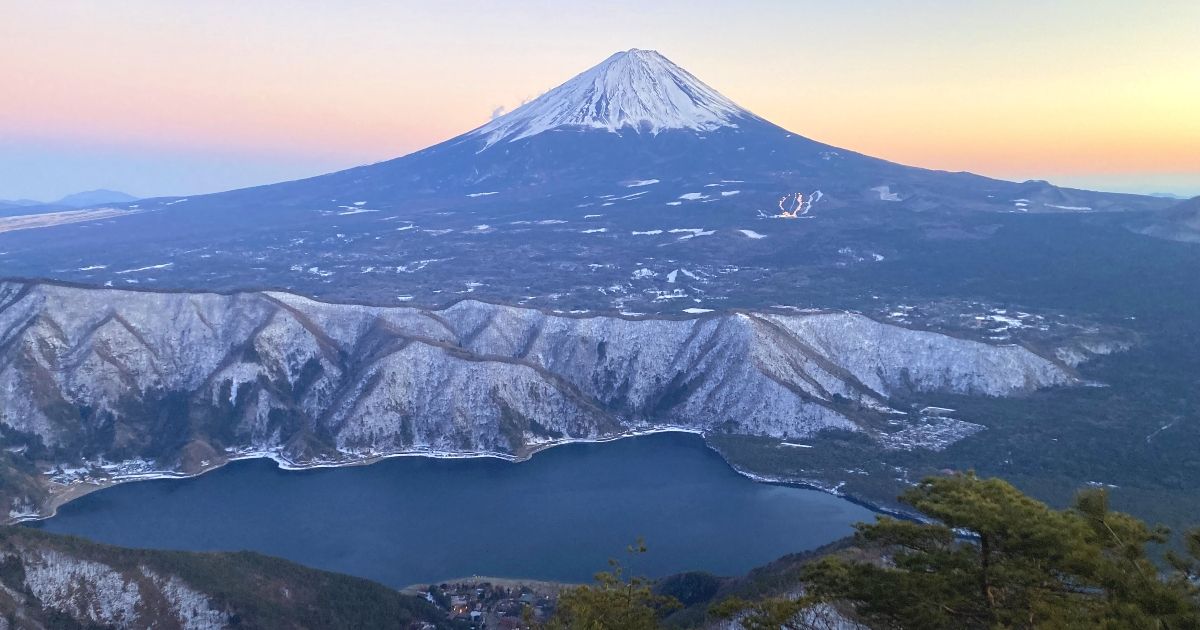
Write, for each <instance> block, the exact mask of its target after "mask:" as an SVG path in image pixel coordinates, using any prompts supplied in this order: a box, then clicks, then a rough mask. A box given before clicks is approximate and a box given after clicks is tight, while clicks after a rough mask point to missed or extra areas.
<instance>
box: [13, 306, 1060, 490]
mask: <svg viewBox="0 0 1200 630" xmlns="http://www.w3.org/2000/svg"><path fill="white" fill-rule="evenodd" d="M1073 382H1074V377H1073V376H1072V375H1071V374H1070V373H1069V371H1068V368H1066V367H1063V366H1062V365H1060V364H1059V363H1056V362H1054V361H1051V360H1049V359H1046V358H1044V357H1042V356H1039V355H1038V354H1035V353H1034V352H1031V351H1030V350H1028V349H1026V348H1023V347H1020V346H1015V345H1009V346H998V345H991V344H987V343H981V342H977V341H971V340H965V339H959V338H955V337H951V336H947V335H942V334H937V333H934V332H927V331H916V330H910V329H906V328H902V327H898V326H894V325H888V324H883V323H879V322H876V321H874V320H871V319H869V318H866V317H864V316H862V315H858V314H854V313H846V312H822V313H811V314H800V315H779V314H762V313H743V312H738V313H729V314H711V315H705V316H702V317H696V318H690V319H639V318H624V317H608V316H594V317H569V316H563V315H556V314H551V313H546V312H542V311H538V310H533V309H523V308H516V307H510V306H500V305H495V304H488V303H482V302H473V301H464V302H460V303H457V304H455V305H454V306H451V307H449V308H446V309H443V310H423V309H417V308H382V307H370V306H360V305H352V304H327V303H321V302H316V301H313V300H309V299H306V298H302V297H298V296H295V295H291V294H285V293H239V294H233V295H219V294H211V293H194V294H193V293H152V292H134V291H122V290H115V289H87V288H72V287H65V286H58V285H51V284H21V283H7V284H2V285H0V428H3V430H4V434H3V440H4V442H5V445H6V446H7V447H10V449H11V452H19V453H21V454H22V455H23V456H25V457H26V458H28V459H29V460H30V461H32V462H36V463H37V465H38V466H40V467H42V468H48V467H51V466H60V467H63V468H71V467H72V466H75V465H77V464H78V462H80V461H82V460H87V461H90V462H92V463H93V464H97V463H98V464H104V463H113V462H129V461H136V462H141V463H142V464H143V465H144V466H145V467H148V468H154V469H156V470H164V469H165V470H172V471H180V472H196V471H198V470H200V469H203V468H205V467H206V466H210V465H212V464H214V463H218V462H220V461H223V460H224V459H226V458H228V457H231V456H236V454H238V453H241V454H245V453H247V452H251V451H253V452H257V453H272V454H275V455H276V456H278V457H281V458H283V459H286V460H288V461H290V462H294V463H297V464H305V463H313V462H341V461H350V460H358V459H362V458H365V457H372V456H377V455H382V454H390V453H398V452H406V451H432V452H443V453H477V452H491V453H499V454H507V455H510V456H515V457H520V456H523V455H526V454H528V453H529V452H531V451H532V450H533V449H536V448H537V447H538V446H539V445H542V444H545V443H547V442H553V441H561V440H572V439H574V440H578V439H601V438H605V437H611V436H614V435H619V434H621V433H624V432H628V431H631V430H639V429H645V428H647V427H650V426H661V425H669V426H674V427H680V428H686V429H692V430H700V431H717V432H728V433H738V434H746V435H762V436H771V437H778V438H803V437H805V436H811V435H813V434H815V433H817V432H820V431H822V430H826V429H840V430H846V431H866V432H867V433H868V434H873V431H874V430H873V429H871V428H870V424H871V423H870V422H864V420H869V419H870V418H871V417H881V416H882V415H883V414H887V413H889V412H891V410H890V409H889V408H888V400H889V399H890V398H892V397H894V396H896V395H899V394H918V395H919V394H920V393H937V392H953V393H964V394H981V395H989V396H1004V395H1010V394H1014V393H1019V392H1025V391H1030V390H1033V389H1036V388H1041V387H1048V386H1055V385H1067V384H1071V383H1073ZM893 415H894V414H893ZM135 472H136V471H135ZM60 476H61V475H60ZM13 509H14V510H15V509H17V506H16V505H15V504H14V507H13ZM18 511H20V510H18Z"/></svg>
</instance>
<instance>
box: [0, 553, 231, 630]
mask: <svg viewBox="0 0 1200 630" xmlns="http://www.w3.org/2000/svg"><path fill="white" fill-rule="evenodd" d="M0 560H3V561H8V562H13V561H16V562H19V563H20V566H22V568H23V584H22V585H21V586H23V587H24V588H23V589H14V588H13V586H15V585H11V584H0V593H3V594H4V595H7V596H8V597H9V598H10V601H9V602H8V603H9V604H11V605H13V606H14V608H15V611H13V612H14V613H15V614H16V615H17V617H18V619H20V614H21V611H22V610H23V609H24V610H28V609H29V608H45V609H48V610H53V611H57V612H58V613H59V614H61V615H64V616H66V617H69V618H71V619H73V620H75V621H76V622H78V623H81V624H84V625H95V626H103V627H113V628H151V627H172V628H180V629H182V630H216V629H218V628H227V627H231V625H232V623H231V621H232V620H231V619H230V615H229V614H227V613H225V612H224V611H222V610H220V609H219V607H218V606H217V605H216V604H214V602H212V601H211V600H210V599H209V598H208V597H207V596H206V595H204V594H203V593H200V592H198V591H196V590H194V589H192V588H191V587H189V586H188V585H187V584H185V583H184V582H183V581H182V580H180V579H179V578H178V577H175V576H163V575H159V574H158V573H156V572H154V571H152V570H150V569H149V568H147V567H139V568H138V569H137V570H135V571H129V570H121V569H118V568H116V567H113V566H110V565H108V564H104V563H102V562H97V561H94V560H89V559H86V558H81V557H76V556H75V555H72V554H70V553H64V552H61V551H57V550H54V549H38V548H26V547H23V546H18V547H16V548H15V549H12V550H10V551H9V552H8V553H0ZM28 595H32V596H33V597H35V598H36V600H30V599H29V597H28ZM16 627H25V626H22V625H20V624H18V625H17V626H16ZM31 627H32V626H31Z"/></svg>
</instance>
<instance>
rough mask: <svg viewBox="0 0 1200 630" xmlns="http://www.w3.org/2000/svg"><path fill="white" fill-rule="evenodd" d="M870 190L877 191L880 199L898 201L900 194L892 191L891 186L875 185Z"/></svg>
mask: <svg viewBox="0 0 1200 630" xmlns="http://www.w3.org/2000/svg"><path fill="white" fill-rule="evenodd" d="M871 190H872V191H874V192H877V193H879V200H880V201H900V195H899V194H898V193H894V192H892V188H891V186H876V187H874V188H872V189H871Z"/></svg>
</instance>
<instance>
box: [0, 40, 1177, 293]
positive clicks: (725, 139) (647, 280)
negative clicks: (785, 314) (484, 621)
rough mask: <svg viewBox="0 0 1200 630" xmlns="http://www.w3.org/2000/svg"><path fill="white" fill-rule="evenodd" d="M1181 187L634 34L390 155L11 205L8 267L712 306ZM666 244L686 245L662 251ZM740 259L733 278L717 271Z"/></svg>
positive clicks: (1153, 206) (1153, 205) (229, 284)
mask: <svg viewBox="0 0 1200 630" xmlns="http://www.w3.org/2000/svg"><path fill="white" fill-rule="evenodd" d="M1170 203H1171V202H1170V201H1169V200H1163V199H1159V198H1154V197H1142V196H1136V195H1122V194H1109V193H1099V192H1091V191H1084V190H1073V189H1068V188H1060V187H1057V186H1053V185H1051V184H1049V183H1047V182H1044V181H1029V182H1024V183H1014V182H1007V181H1002V180H996V179H990V178H987V177H981V176H977V175H972V174H969V173H951V172H944V171H934V170H927V169H922V168H915V167H910V166H903V165H900V164H896V163H892V162H888V161H886V160H882V159H878V158H873V157H870V156H866V155H862V154H860V153H856V152H853V151H849V150H846V149H842V148H838V147H834V146H830V145H827V144H823V143H820V142H817V141H814V140H811V139H809V138H806V137H803V136H801V135H798V134H796V133H793V132H790V131H788V130H785V129H783V128H781V127H779V126H777V125H775V124H773V123H771V122H769V121H767V120H765V119H763V118H761V117H759V116H757V115H755V114H753V113H752V112H750V111H749V110H747V109H745V108H743V107H741V106H739V105H738V104H736V103H734V102H733V101H732V100H730V99H729V98H726V97H725V96H723V95H721V94H720V93H719V92H718V91H716V90H715V89H713V88H711V87H709V86H708V85H706V84H705V83H703V82H702V81H701V80H700V79H698V78H696V77H695V76H693V75H692V74H690V73H689V72H687V71H686V70H684V69H683V68H680V67H679V66H677V65H676V64H674V63H672V62H671V61H670V60H668V59H667V58H666V57H664V56H663V55H661V54H659V53H657V52H654V51H649V50H638V49H633V50H628V51H624V52H619V53H616V54H614V55H612V56H610V57H609V58H607V59H605V60H604V61H603V62H601V63H600V64H598V65H596V66H595V67H593V68H591V69H589V70H587V71H585V72H583V73H581V74H579V75H577V76H575V77H574V78H572V79H570V80H568V81H567V82H565V83H563V84H562V85H559V86H558V87H556V88H554V89H552V90H550V91H548V92H546V93H545V94H543V95H542V96H540V97H539V98H536V99H534V100H533V101H531V102H529V103H527V104H525V105H523V106H521V107H519V108H517V109H515V110H513V111H511V112H509V113H507V114H505V115H503V116H500V117H497V118H496V119H494V120H492V121H490V122H488V123H487V124H484V125H483V126H481V127H479V128H477V129H474V130H472V131H469V132H467V133H464V134H462V135H460V136H457V137H455V138H452V139H449V140H447V141H445V142H442V143H440V144H437V145H435V146H432V147H429V148H427V149H424V150H421V151H418V152H415V153H412V154H409V155H406V156H403V157H400V158H396V159H393V160H389V161H385V162H380V163H377V164H371V165H366V166H360V167H356V168H351V169H348V170H344V171H340V172H336V173H330V174H327V175H321V176H317V177H312V178H308V179H302V180H297V181H291V182H284V183H279V184H272V185H266V186H258V187H254V188H247V189H241V190H234V191H229V192H223V193H216V194H209V195H202V196H193V197H190V198H178V197H175V198H159V199H147V200H140V201H137V202H129V203H115V204H112V203H110V204H106V205H105V206H103V207H101V208H96V209H94V213H92V212H90V211H88V210H83V211H78V212H74V213H69V214H68V213H64V216H62V217H61V220H59V217H57V216H56V215H48V216H46V217H40V218H38V219H37V220H36V221H29V220H25V221H23V222H14V221H8V222H5V221H3V220H0V252H2V253H0V264H2V265H3V266H4V268H5V269H6V270H8V273H9V274H13V275H17V276H21V277H38V278H46V277H49V278H53V279H57V280H66V281H74V282H80V283H85V284H91V285H95V284H111V285H113V286H136V287H138V288H147V287H158V288H172V289H184V288H187V289H214V288H215V289H220V290H236V289H245V288H264V287H265V288H283V289H288V290H294V291H298V292H300V293H304V294H306V295H311V296H314V297H325V298H331V299H355V300H361V301H369V302H383V303H389V304H390V303H394V302H395V301H396V300H397V299H400V300H404V299H413V300H416V301H418V302H422V303H426V304H428V305H437V304H440V303H443V302H445V301H446V300H447V298H448V297H451V296H453V295H455V294H459V293H475V294H476V296H478V295H482V296H485V297H489V298H492V299H496V300H499V301H505V302H516V301H521V300H526V301H527V303H530V304H541V305H545V306H549V305H552V304H554V305H559V306H562V307H568V306H569V307H572V308H610V309H614V308H615V309H626V308H631V307H636V310H638V311H657V310H661V308H664V307H665V306H664V305H665V304H673V305H678V304H680V302H678V301H672V300H681V299H682V300H685V301H687V302H689V303H690V304H692V305H695V304H696V303H697V302H698V301H704V302H707V301H708V300H707V299H702V296H700V295H697V293H696V292H697V290H699V291H703V295H704V296H708V297H716V298H718V299H722V300H733V301H732V302H728V301H727V302H726V305H730V306H733V305H746V304H747V303H746V301H745V300H749V301H750V302H752V303H758V302H760V301H769V302H771V303H774V302H775V301H781V300H783V298H784V297H786V295H782V296H781V295H779V294H778V293H777V292H771V293H769V294H765V295H763V294H758V293H755V294H754V296H750V295H745V292H744V290H743V289H735V288H733V285H734V284H738V285H741V284H744V283H746V282H764V281H768V280H769V281H770V282H771V283H772V284H773V286H779V287H782V289H781V290H782V291H786V290H787V287H789V286H794V285H795V282H797V281H799V278H800V277H801V275H798V274H797V273H796V269H795V267H797V266H798V265H799V266H803V267H804V274H802V275H804V276H809V277H811V275H812V271H813V270H814V268H830V267H833V268H838V267H844V266H845V265H847V264H849V263H857V262H860V261H862V260H865V261H876V260H883V259H892V258H894V257H895V256H897V255H901V254H902V253H903V249H904V248H905V247H916V248H917V249H920V245H919V241H920V240H921V239H923V238H925V237H926V236H928V234H930V233H932V232H933V231H938V233H941V234H951V233H957V234H964V235H967V236H968V237H970V238H975V237H977V236H979V235H980V234H985V233H986V230H988V229H991V228H987V227H986V225H987V224H994V223H995V221H996V220H997V219H996V217H997V216H1001V215H1041V214H1055V215H1061V214H1087V215H1096V214H1108V213H1111V212H1113V211H1154V210H1159V209H1161V208H1163V207H1165V206H1167V205H1170ZM989 217H990V218H989ZM22 218H23V217H16V219H22ZM26 219H27V218H26ZM882 232H888V234H887V235H882ZM904 232H907V234H905V233H904ZM50 235H53V238H47V236H50ZM864 237H865V238H866V240H865V241H864ZM701 243H703V245H701ZM496 252H513V253H515V254H516V256H515V257H513V256H505V257H501V259H500V260H498V259H497V256H496V255H495V253H496ZM664 257H665V258H669V259H671V260H674V261H676V262H674V263H660V262H656V261H658V260H660V259H662V258H664ZM517 259H520V260H521V261H523V262H522V263H521V264H519V265H515V266H512V267H510V266H509V265H510V264H513V263H514V261H515V260H517ZM667 265H673V267H672V268H670V269H668V268H666V266H667ZM814 266H815V267H814ZM734 269H737V270H740V271H741V272H742V275H740V276H738V277H737V280H738V282H734V283H728V284H729V285H730V287H729V288H728V289H725V288H721V287H722V286H723V283H722V278H724V277H726V276H728V274H730V273H733V272H732V271H731V270H734ZM683 270H686V271H687V272H688V273H689V274H691V275H687V274H685V273H683ZM672 271H675V273H674V274H672V273H671V272H672ZM821 273H824V272H821ZM748 274H753V277H752V278H751V277H747V275H748ZM631 280H635V281H639V282H634V283H633V284H632V285H630V281H631ZM668 280H669V281H668ZM643 285H650V286H643ZM687 285H690V286H692V287H698V286H700V285H704V286H705V287H706V288H704V289H692V290H689V289H688V288H687ZM734 291H737V292H741V294H740V295H735V293H734ZM681 293H682V295H683V296H686V298H684V297H681ZM664 296H665V297H664ZM672 308H674V306H672Z"/></svg>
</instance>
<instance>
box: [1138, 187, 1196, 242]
mask: <svg viewBox="0 0 1200 630" xmlns="http://www.w3.org/2000/svg"><path fill="white" fill-rule="evenodd" d="M1138 231H1140V232H1141V233H1143V234H1146V235H1149V236H1156V237H1158V238H1165V239H1170V240H1172V241H1183V242H1188V243H1200V197H1194V198H1192V199H1188V200H1186V201H1183V202H1180V203H1179V204H1177V205H1174V206H1171V208H1169V209H1168V210H1166V211H1165V212H1163V213H1161V215H1160V216H1158V217H1156V219H1155V220H1154V221H1152V222H1151V223H1149V224H1148V225H1144V226H1142V227H1141V228H1140V229H1139V230H1138Z"/></svg>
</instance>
